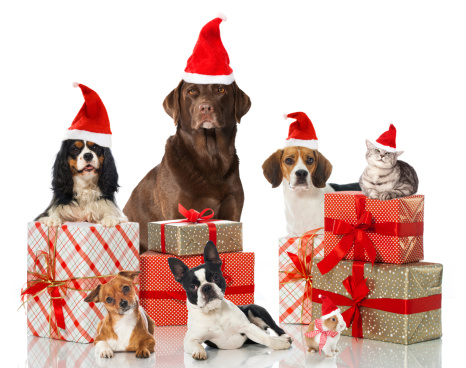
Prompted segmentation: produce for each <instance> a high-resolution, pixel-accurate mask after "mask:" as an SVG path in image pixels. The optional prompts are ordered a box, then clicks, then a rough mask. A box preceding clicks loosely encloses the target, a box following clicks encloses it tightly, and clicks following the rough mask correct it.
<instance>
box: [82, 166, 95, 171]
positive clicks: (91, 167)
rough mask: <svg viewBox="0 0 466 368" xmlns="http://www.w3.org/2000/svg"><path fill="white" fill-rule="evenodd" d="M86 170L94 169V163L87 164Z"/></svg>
mask: <svg viewBox="0 0 466 368" xmlns="http://www.w3.org/2000/svg"><path fill="white" fill-rule="evenodd" d="M84 170H86V171H91V170H94V166H92V165H87V166H86V167H85V168H84Z"/></svg>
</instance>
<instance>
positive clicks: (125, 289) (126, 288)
mask: <svg viewBox="0 0 466 368" xmlns="http://www.w3.org/2000/svg"><path fill="white" fill-rule="evenodd" d="M128 291H129V286H128V285H125V286H123V292H124V293H127V292H128Z"/></svg>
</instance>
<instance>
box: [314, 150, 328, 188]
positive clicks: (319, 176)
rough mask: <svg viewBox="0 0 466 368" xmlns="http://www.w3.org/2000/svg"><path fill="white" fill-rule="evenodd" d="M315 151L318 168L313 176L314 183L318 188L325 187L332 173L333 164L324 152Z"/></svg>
mask: <svg viewBox="0 0 466 368" xmlns="http://www.w3.org/2000/svg"><path fill="white" fill-rule="evenodd" d="M315 152H316V163H315V165H316V168H315V170H314V172H313V173H312V176H311V179H312V184H314V186H315V187H316V188H324V187H325V184H326V183H327V180H328V178H329V177H330V174H331V173H332V169H333V166H332V164H331V163H330V161H329V160H327V159H326V158H325V156H324V155H323V154H322V153H320V152H319V151H315Z"/></svg>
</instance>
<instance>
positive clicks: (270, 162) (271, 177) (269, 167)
mask: <svg viewBox="0 0 466 368" xmlns="http://www.w3.org/2000/svg"><path fill="white" fill-rule="evenodd" d="M282 156H283V150H282V149H279V150H277V151H276V152H275V153H272V154H271V155H270V157H269V158H268V159H267V160H265V161H264V163H263V164H262V170H264V176H265V178H266V179H267V180H268V181H269V183H270V184H272V188H276V187H278V186H280V184H281V183H282V180H283V173H282V169H281V165H280V162H281V160H282Z"/></svg>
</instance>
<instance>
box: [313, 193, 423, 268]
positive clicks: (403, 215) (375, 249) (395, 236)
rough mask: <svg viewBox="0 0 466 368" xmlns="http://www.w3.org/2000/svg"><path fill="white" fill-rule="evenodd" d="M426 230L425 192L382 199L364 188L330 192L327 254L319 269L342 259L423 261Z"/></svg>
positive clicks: (328, 196)
mask: <svg viewBox="0 0 466 368" xmlns="http://www.w3.org/2000/svg"><path fill="white" fill-rule="evenodd" d="M423 231H424V196H423V195H412V196H408V197H403V198H396V199H391V200H388V201H381V200H378V199H370V198H367V197H366V196H364V195H363V194H362V193H361V192H337V193H326V194H325V240H324V253H325V258H324V260H323V261H322V262H321V263H320V264H319V269H320V271H321V272H322V273H327V272H329V271H330V270H331V269H332V268H333V267H335V266H336V265H337V263H338V262H339V261H341V259H348V260H354V261H367V262H379V263H394V264H402V263H411V262H418V261H421V260H423V259H424V248H423ZM345 254H346V255H345Z"/></svg>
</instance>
